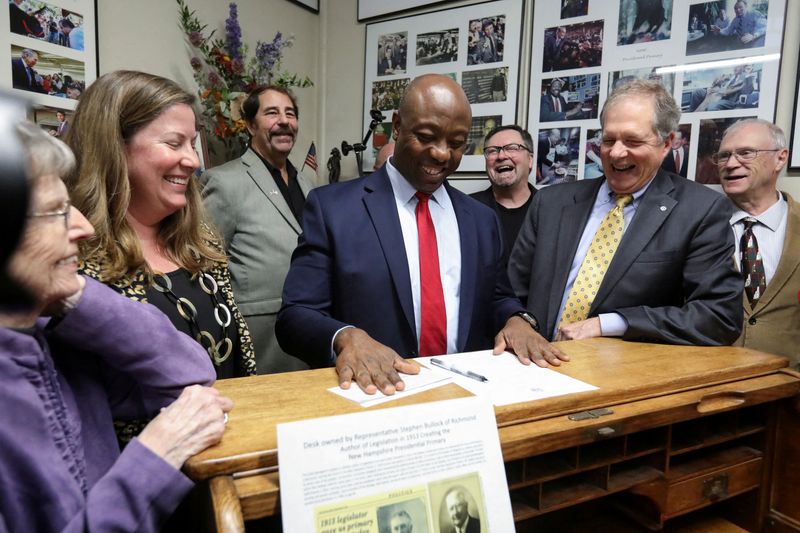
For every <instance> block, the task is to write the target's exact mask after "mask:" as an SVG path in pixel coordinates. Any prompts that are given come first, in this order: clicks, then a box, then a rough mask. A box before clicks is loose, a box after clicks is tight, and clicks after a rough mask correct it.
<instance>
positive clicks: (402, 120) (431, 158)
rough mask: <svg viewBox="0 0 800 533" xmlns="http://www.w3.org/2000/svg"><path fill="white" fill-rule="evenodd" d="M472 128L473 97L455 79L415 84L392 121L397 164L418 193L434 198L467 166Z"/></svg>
mask: <svg viewBox="0 0 800 533" xmlns="http://www.w3.org/2000/svg"><path fill="white" fill-rule="evenodd" d="M471 124H472V110H471V109H470V106H469V101H468V100H467V95H465V94H464V91H463V89H461V86H460V85H459V84H458V83H456V82H455V81H454V80H453V79H452V78H450V77H449V76H442V75H441V74H426V75H424V76H420V77H418V78H415V79H414V80H413V81H412V82H411V83H410V84H409V85H408V88H407V89H406V93H405V95H403V99H402V100H401V101H400V106H399V108H398V110H397V112H396V113H395V114H394V116H393V117H392V133H393V136H394V138H395V139H397V142H396V145H395V149H394V157H393V158H392V164H393V165H394V166H395V168H397V170H399V171H400V173H401V174H402V175H403V177H404V178H405V179H406V180H408V182H409V183H410V184H411V185H412V186H413V187H414V188H415V189H416V190H418V191H421V192H424V193H428V194H429V193H432V192H433V191H435V190H436V189H438V188H439V186H441V184H442V183H443V182H444V180H445V178H447V176H449V175H450V174H452V173H453V172H454V171H455V170H456V169H457V168H458V165H459V164H460V163H461V157H462V156H463V155H464V150H465V149H466V146H467V137H468V136H469V129H470V125H471Z"/></svg>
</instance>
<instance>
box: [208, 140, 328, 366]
mask: <svg viewBox="0 0 800 533" xmlns="http://www.w3.org/2000/svg"><path fill="white" fill-rule="evenodd" d="M200 181H201V182H202V184H203V198H204V203H205V206H206V209H207V210H208V212H209V214H210V216H211V218H212V220H213V221H214V223H215V225H216V227H217V229H218V230H219V233H220V235H222V238H223V239H224V241H225V250H226V252H227V254H228V257H229V262H228V268H229V270H230V272H231V281H232V284H233V290H234V295H235V297H236V303H237V304H238V306H239V309H240V310H241V312H242V315H244V317H245V319H246V320H247V321H248V324H249V325H250V326H251V327H250V330H251V331H250V333H251V335H252V336H253V343H254V345H255V347H256V358H257V360H258V363H259V373H261V372H262V371H263V370H264V369H263V368H262V367H263V364H262V360H263V358H264V357H265V356H266V354H263V353H259V352H260V351H262V352H263V350H264V348H263V346H264V345H265V344H264V342H259V341H260V339H259V338H260V337H262V336H265V335H269V336H270V337H272V338H274V331H268V332H265V331H259V329H263V328H254V325H253V324H251V322H254V320H253V319H251V317H254V316H257V315H261V316H263V315H277V313H278V311H279V310H280V307H281V292H282V290H283V282H284V279H285V278H286V273H287V272H288V271H289V260H290V258H291V255H292V252H293V251H294V248H295V246H296V245H297V237H298V236H299V235H300V233H301V232H302V228H301V227H300V225H299V224H298V223H297V220H296V219H295V218H294V215H293V214H292V211H291V210H290V209H289V204H287V203H286V200H285V199H284V198H283V195H282V194H281V193H280V191H279V190H278V187H277V186H276V185H275V180H274V179H273V178H272V175H271V174H270V173H269V171H268V170H267V168H266V167H265V166H264V163H263V162H262V161H261V159H260V158H259V157H258V155H257V154H256V153H255V152H253V150H252V149H251V148H248V149H247V151H246V152H245V153H244V154H243V155H242V157H240V158H238V159H234V160H233V161H229V162H228V163H225V164H224V165H221V166H219V167H214V168H212V169H210V170H208V171H206V172H205V173H204V174H203V175H202V177H201V178H200ZM297 181H298V182H299V184H300V189H301V190H302V191H303V194H304V195H306V196H307V195H308V191H309V190H310V189H311V187H312V186H313V185H312V184H313V183H314V182H313V180H310V179H309V178H308V177H306V176H303V175H302V174H301V173H300V172H299V171H298V173H297ZM271 318H272V323H274V316H273V317H271ZM270 329H271V328H270ZM265 342H266V341H265ZM269 344H270V345H273V344H274V345H276V344H275V343H271V342H270V343H269ZM281 370H285V369H281Z"/></svg>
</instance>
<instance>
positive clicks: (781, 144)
mask: <svg viewBox="0 0 800 533" xmlns="http://www.w3.org/2000/svg"><path fill="white" fill-rule="evenodd" d="M756 124H757V125H759V126H764V127H765V128H766V129H767V132H768V133H769V137H770V140H771V141H772V144H773V146H775V148H777V149H779V150H783V149H784V148H788V147H789V146H788V145H787V144H786V134H785V133H783V130H782V129H781V128H780V127H778V126H776V125H775V124H773V123H772V122H770V121H768V120H764V119H763V118H746V119H743V120H739V121H737V122H734V123H733V124H731V125H730V126H728V128H727V129H726V130H725V133H724V134H723V135H722V138H723V139H724V138H725V137H727V136H728V135H732V134H734V133H736V132H737V131H739V130H740V129H742V128H743V127H745V126H750V125H756Z"/></svg>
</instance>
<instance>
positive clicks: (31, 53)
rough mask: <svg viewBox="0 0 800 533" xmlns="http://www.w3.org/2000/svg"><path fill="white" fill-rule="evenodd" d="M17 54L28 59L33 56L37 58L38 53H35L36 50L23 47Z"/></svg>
mask: <svg viewBox="0 0 800 533" xmlns="http://www.w3.org/2000/svg"><path fill="white" fill-rule="evenodd" d="M19 55H20V56H21V57H24V58H25V59H30V58H32V57H33V58H38V57H39V54H37V53H36V52H34V51H33V50H31V49H30V48H23V49H22V52H20V53H19Z"/></svg>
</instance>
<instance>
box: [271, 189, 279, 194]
mask: <svg viewBox="0 0 800 533" xmlns="http://www.w3.org/2000/svg"><path fill="white" fill-rule="evenodd" d="M269 194H278V191H277V190H276V189H272V190H271V191H269Z"/></svg>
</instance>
